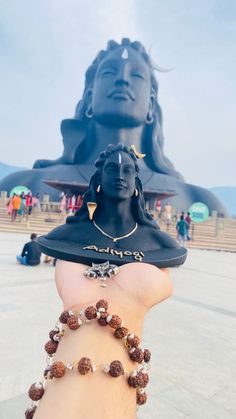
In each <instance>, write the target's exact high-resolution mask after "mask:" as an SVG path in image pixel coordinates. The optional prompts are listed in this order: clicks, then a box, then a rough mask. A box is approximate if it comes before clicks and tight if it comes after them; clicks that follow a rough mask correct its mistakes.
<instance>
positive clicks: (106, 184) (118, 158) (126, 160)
mask: <svg viewBox="0 0 236 419" xmlns="http://www.w3.org/2000/svg"><path fill="white" fill-rule="evenodd" d="M135 177H136V170H135V165H134V161H133V159H132V158H131V157H130V156H129V154H127V153H125V152H123V151H118V152H116V153H113V154H111V156H110V157H108V159H107V160H106V162H105V164H104V166H103V170H102V179H101V186H102V192H103V193H104V195H107V196H109V197H111V198H113V199H117V200H123V199H129V198H131V196H133V194H134V189H135Z"/></svg>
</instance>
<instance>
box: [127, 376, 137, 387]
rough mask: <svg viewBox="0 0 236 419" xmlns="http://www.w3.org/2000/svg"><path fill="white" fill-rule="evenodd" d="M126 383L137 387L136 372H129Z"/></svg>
mask: <svg viewBox="0 0 236 419" xmlns="http://www.w3.org/2000/svg"><path fill="white" fill-rule="evenodd" d="M128 384H129V386H130V387H133V388H138V387H139V378H138V374H137V373H136V374H135V375H134V374H130V375H129V377H128Z"/></svg>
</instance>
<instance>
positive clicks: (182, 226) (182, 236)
mask: <svg viewBox="0 0 236 419" xmlns="http://www.w3.org/2000/svg"><path fill="white" fill-rule="evenodd" d="M176 230H177V232H178V241H179V244H180V246H183V247H185V243H186V234H187V222H186V221H185V219H184V216H183V215H181V216H180V220H179V221H178V223H177V224H176Z"/></svg>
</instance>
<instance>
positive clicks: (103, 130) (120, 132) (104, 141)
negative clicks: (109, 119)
mask: <svg viewBox="0 0 236 419" xmlns="http://www.w3.org/2000/svg"><path fill="white" fill-rule="evenodd" d="M143 129H144V127H143V125H141V126H138V127H130V128H128V127H125V128H121V127H107V126H104V125H100V124H98V123H96V122H95V123H94V129H93V130H92V132H93V136H94V138H90V141H91V142H93V141H94V144H96V146H95V147H94V148H93V149H92V150H91V153H90V155H89V157H88V158H89V160H88V161H87V163H93V162H94V161H95V160H96V159H97V158H98V155H99V154H100V153H101V152H102V151H104V150H105V149H106V148H107V146H108V145H109V144H119V143H122V144H125V145H128V146H131V145H132V144H135V145H136V148H137V150H138V151H140V152H141V151H142V150H141V146H142V135H143Z"/></svg>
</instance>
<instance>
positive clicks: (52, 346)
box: [44, 340, 58, 355]
mask: <svg viewBox="0 0 236 419" xmlns="http://www.w3.org/2000/svg"><path fill="white" fill-rule="evenodd" d="M57 346H58V342H54V341H52V340H49V341H48V342H47V343H46V344H45V346H44V348H45V351H46V352H47V353H48V355H53V354H55V352H56V350H57Z"/></svg>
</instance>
